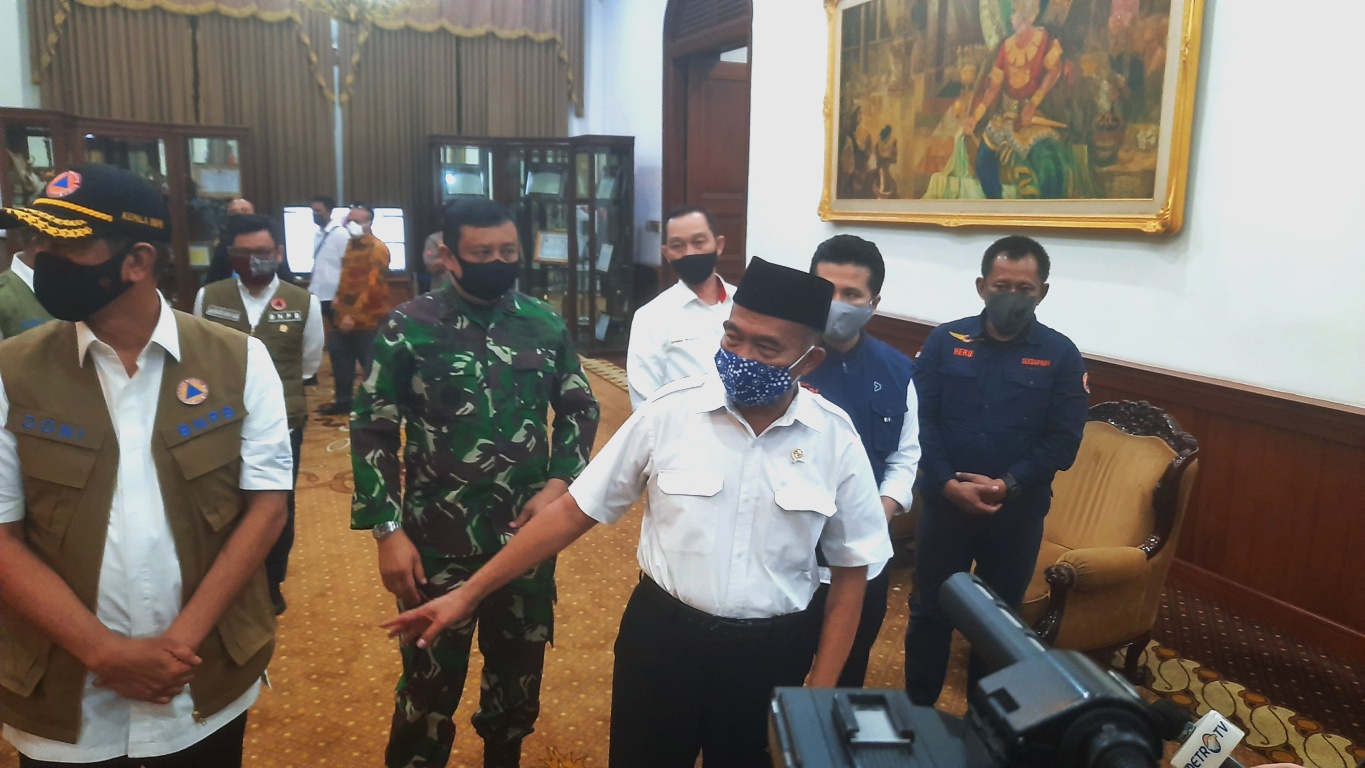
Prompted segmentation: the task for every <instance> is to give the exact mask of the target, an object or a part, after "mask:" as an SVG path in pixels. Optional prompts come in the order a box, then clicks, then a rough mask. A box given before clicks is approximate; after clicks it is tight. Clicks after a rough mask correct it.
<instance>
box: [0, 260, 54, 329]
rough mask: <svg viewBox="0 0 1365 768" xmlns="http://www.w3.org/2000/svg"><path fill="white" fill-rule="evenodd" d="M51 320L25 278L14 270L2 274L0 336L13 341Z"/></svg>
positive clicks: (0, 279) (0, 275)
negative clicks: (2, 335) (25, 332)
mask: <svg viewBox="0 0 1365 768" xmlns="http://www.w3.org/2000/svg"><path fill="white" fill-rule="evenodd" d="M51 319H52V315H49V314H48V313H47V310H46V309H44V308H43V305H42V304H40V303H39V302H38V297H37V296H34V295H33V291H32V290H31V289H30V288H29V287H28V284H27V283H25V282H24V279H23V278H21V277H19V276H18V275H16V274H14V271H13V270H9V269H7V270H5V271H4V272H0V334H4V337H5V338H7V339H12V338H14V337H15V336H18V335H19V334H21V333H23V332H24V331H31V330H33V329H34V328H37V327H38V326H40V325H42V324H43V323H46V322H47V321H48V320H51Z"/></svg>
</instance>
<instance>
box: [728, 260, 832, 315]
mask: <svg viewBox="0 0 1365 768" xmlns="http://www.w3.org/2000/svg"><path fill="white" fill-rule="evenodd" d="M833 298H834V283H831V282H830V281H828V280H826V279H824V278H823V277H817V276H815V275H812V274H811V273H809V272H803V271H802V270H799V269H792V268H791V267H784V266H782V265H781V264H773V263H772V262H769V261H764V260H763V259H760V258H758V257H757V256H755V257H754V258H753V259H752V260H751V261H750V262H749V267H748V269H745V270H744V279H743V280H741V281H740V282H739V287H738V288H736V289H735V304H737V305H739V306H741V307H744V308H745V309H747V310H749V311H750V312H757V313H758V314H760V315H768V316H769V317H776V318H779V319H782V320H790V321H791V322H793V323H800V324H801V325H804V326H806V327H808V328H814V329H815V330H817V331H823V330H825V320H826V319H828V317H829V303H830V300H831V299H833Z"/></svg>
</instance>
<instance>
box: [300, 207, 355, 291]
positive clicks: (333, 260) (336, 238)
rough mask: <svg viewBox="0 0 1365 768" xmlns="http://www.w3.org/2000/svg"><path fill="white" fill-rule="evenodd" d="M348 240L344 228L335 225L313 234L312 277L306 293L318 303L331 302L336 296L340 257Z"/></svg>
mask: <svg viewBox="0 0 1365 768" xmlns="http://www.w3.org/2000/svg"><path fill="white" fill-rule="evenodd" d="M350 240H351V236H350V235H348V234H346V228H345V227H341V226H337V225H335V224H334V225H332V226H329V227H328V228H327V229H319V230H318V231H317V232H314V233H313V275H312V277H310V278H309V280H308V292H309V293H311V294H313V295H314V296H316V297H318V299H319V300H320V301H331V300H332V299H335V298H336V296H337V284H338V283H340V282H341V257H342V256H343V255H345V253H346V243H348V242H350Z"/></svg>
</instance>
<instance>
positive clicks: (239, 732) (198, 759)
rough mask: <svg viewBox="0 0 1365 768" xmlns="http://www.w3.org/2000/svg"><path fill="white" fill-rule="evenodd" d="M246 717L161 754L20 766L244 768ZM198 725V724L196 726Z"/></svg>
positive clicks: (28, 762)
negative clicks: (97, 760) (89, 761)
mask: <svg viewBox="0 0 1365 768" xmlns="http://www.w3.org/2000/svg"><path fill="white" fill-rule="evenodd" d="M246 716H247V713H246V712H243V713H242V714H241V715H240V716H239V717H238V718H237V719H236V720H233V721H232V722H230V723H228V724H227V725H225V726H223V727H222V728H219V729H218V730H216V731H214V732H213V733H212V734H210V735H209V736H208V737H206V738H205V739H204V740H202V741H200V742H199V743H197V744H194V745H192V746H190V747H188V748H187V749H183V750H181V751H179V752H174V753H172V754H169V755H161V756H160V757H116V758H114V759H113V760H104V761H102V762H98V763H49V762H45V761H42V760H33V759H31V758H27V757H24V756H23V755H20V756H19V768H58V767H59V766H80V768H242V739H243V737H244V736H246ZM196 727H197V726H196Z"/></svg>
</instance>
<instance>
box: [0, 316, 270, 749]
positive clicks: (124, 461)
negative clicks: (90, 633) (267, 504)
mask: <svg viewBox="0 0 1365 768" xmlns="http://www.w3.org/2000/svg"><path fill="white" fill-rule="evenodd" d="M76 340H77V354H78V355H79V356H80V360H81V364H82V365H87V364H91V363H93V364H94V366H95V370H96V372H97V373H98V375H99V380H100V388H101V389H102V390H103V392H104V401H105V404H106V405H107V406H108V408H109V418H110V420H111V421H112V422H113V426H114V434H115V436H116V439H117V440H118V448H119V464H118V475H117V478H116V480H115V485H114V498H113V505H112V506H111V507H110V510H109V532H108V535H107V537H106V539H105V542H104V560H103V562H102V563H101V565H100V577H99V578H100V580H99V592H98V598H97V604H96V611H95V616H96V617H97V618H98V619H99V620H100V622H101V623H103V624H104V625H105V626H106V627H109V628H110V629H111V630H113V631H115V632H117V633H119V634H121V635H125V636H128V637H134V638H139V637H156V636H159V635H161V634H163V633H164V632H165V631H166V630H167V629H169V628H170V626H171V622H173V621H174V620H175V618H176V616H178V615H179V614H180V609H181V607H182V606H181V594H180V593H181V581H180V561H179V558H178V557H177V555H176V551H175V541H174V539H172V538H171V528H170V523H169V521H168V520H167V519H166V508H165V505H164V503H163V501H162V498H161V483H160V480H159V478H158V477H157V474H156V465H155V463H154V462H153V460H152V435H153V434H154V432H155V429H154V423H155V418H156V409H157V398H158V395H159V393H160V391H161V375H162V371H163V370H164V364H165V359H166V357H167V356H168V355H169V356H170V357H174V358H176V359H179V358H180V337H179V334H178V333H177V332H176V323H175V315H174V313H173V312H172V311H171V308H170V306H169V305H168V304H166V302H165V300H164V299H162V302H161V316H160V317H159V319H158V320H157V324H156V329H155V330H154V331H153V332H152V337H151V340H150V341H148V343H147V346H146V347H145V348H144V349H143V350H142V352H141V354H139V355H138V360H137V367H138V370H137V372H136V373H135V374H134V375H133V376H131V377H129V376H128V374H127V372H126V371H125V369H124V367H123V363H122V362H120V360H119V358H118V354H117V353H116V352H115V351H114V349H113V348H112V347H110V346H109V345H107V344H105V343H104V342H102V341H100V340H99V339H97V338H96V337H95V334H94V333H93V332H92V331H91V330H90V328H89V327H88V326H86V325H85V324H84V323H77V324H76ZM246 362H247V366H246V368H247V369H246V387H245V391H244V397H243V400H244V405H245V406H246V410H247V417H246V418H245V419H244V420H243V422H242V443H241V446H242V448H241V450H242V471H241V480H240V482H239V486H240V487H241V488H242V489H243V490H248V491H275V490H278V491H287V490H289V489H290V488H291V487H292V485H293V471H292V466H293V454H292V452H291V450H290V446H289V428H288V424H287V419H286V415H285V409H284V391H283V389H282V388H281V386H280V377H279V374H277V373H276V372H275V366H274V364H273V363H271V361H270V354H269V352H267V351H266V348H265V345H264V344H262V343H261V342H260V340H259V339H254V338H253V339H248V340H247V361H246ZM8 417H9V398H8V397H7V396H6V394H5V388H4V382H3V381H0V524H2V523H15V522H19V521H20V520H23V519H24V487H23V474H22V468H21V467H20V464H19V455H18V452H17V449H16V445H15V438H14V435H13V433H11V432H10V431H9V430H7V429H4V428H3V426H2V425H4V424H5V422H6V421H7V419H8ZM0 653H3V649H0ZM92 680H93V675H89V676H87V678H86V683H85V693H84V694H83V696H82V699H81V729H80V736H79V740H78V741H77V742H76V743H75V744H66V743H64V742H59V741H52V740H49V739H43V738H39V737H37V736H34V735H32V734H28V733H25V732H23V731H20V730H18V729H16V728H12V727H10V726H8V725H7V726H5V729H4V735H5V738H6V739H7V740H8V741H9V742H10V743H11V744H13V745H14V746H15V748H16V749H18V750H19V751H20V752H22V753H23V754H25V755H27V756H28V757H30V758H32V759H34V760H42V761H47V762H60V763H88V762H100V761H104V760H111V759H114V758H117V757H121V756H123V755H128V756H130V757H155V756H159V755H166V754H171V753H173V752H179V751H181V750H184V749H187V748H188V747H190V746H191V745H193V744H195V743H196V742H198V741H200V740H201V739H203V738H205V737H207V736H209V735H210V734H212V733H213V732H214V731H216V730H218V729H219V728H222V727H223V726H225V725H227V724H228V723H230V722H232V720H234V719H236V718H237V717H238V716H239V715H241V714H242V713H243V712H245V711H246V710H247V708H249V707H250V706H251V705H252V704H253V703H254V702H255V701H256V696H257V694H258V693H259V691H260V684H259V683H257V684H256V685H253V686H252V687H251V689H250V690H248V691H247V692H246V693H244V694H242V696H241V697H239V698H238V699H237V700H236V701H234V702H232V703H231V704H229V705H228V706H227V707H225V708H224V709H223V710H221V711H219V712H217V713H216V714H214V715H212V716H211V717H209V718H207V719H206V720H205V722H203V723H198V722H195V720H194V717H193V712H194V702H193V700H192V699H191V698H190V694H189V690H188V689H186V690H185V691H183V692H181V693H180V695H178V696H176V697H175V698H174V699H172V700H171V702H170V703H169V704H151V703H147V702H141V701H131V700H128V699H125V698H123V697H121V696H119V695H118V694H116V693H114V692H113V691H112V690H110V689H108V688H96V687H95V686H94V685H93V684H92V682H91V681H92Z"/></svg>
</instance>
